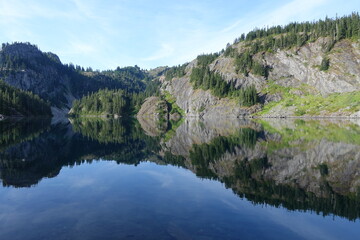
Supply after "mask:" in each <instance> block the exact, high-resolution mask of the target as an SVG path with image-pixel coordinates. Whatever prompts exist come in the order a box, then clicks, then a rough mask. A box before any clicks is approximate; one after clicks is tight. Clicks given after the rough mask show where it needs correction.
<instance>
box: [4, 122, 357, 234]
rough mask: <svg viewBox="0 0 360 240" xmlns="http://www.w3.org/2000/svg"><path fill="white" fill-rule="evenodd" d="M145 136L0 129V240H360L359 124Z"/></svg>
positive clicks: (127, 131)
mask: <svg viewBox="0 0 360 240" xmlns="http://www.w3.org/2000/svg"><path fill="white" fill-rule="evenodd" d="M170 127H171V126H170ZM144 129H145V131H144V130H143V129H142V127H141V125H140V124H139V123H138V122H136V121H135V120H133V119H127V120H125V119H124V120H101V119H74V120H71V121H53V124H51V121H50V120H46V119H43V120H38V121H16V122H15V121H2V122H0V131H1V135H0V177H1V181H2V185H3V187H1V189H0V220H1V222H2V224H1V225H0V239H122V238H126V239H127V238H128V239H239V238H241V239H309V238H310V239H354V238H355V236H358V235H359V234H360V222H359V218H360V125H359V124H358V122H356V121H349V120H346V121H323V120H322V121H315V120H311V121H304V120H271V121H259V120H257V121H250V120H233V121H225V120H224V121H223V122H219V121H216V122H212V121H198V120H191V119H189V120H185V121H183V122H182V124H181V125H180V126H178V127H177V128H176V129H175V127H173V128H172V129H168V130H167V131H163V132H162V133H161V131H155V130H152V129H149V128H148V127H147V128H144ZM154 132H156V133H157V134H153V133H154ZM156 135H157V136H156Z"/></svg>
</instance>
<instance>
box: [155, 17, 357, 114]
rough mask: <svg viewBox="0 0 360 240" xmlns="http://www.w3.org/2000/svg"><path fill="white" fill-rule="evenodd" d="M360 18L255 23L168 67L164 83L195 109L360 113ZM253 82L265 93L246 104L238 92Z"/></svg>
mask: <svg viewBox="0 0 360 240" xmlns="http://www.w3.org/2000/svg"><path fill="white" fill-rule="evenodd" d="M343 22H346V23H347V24H348V25H346V26H347V27H346V26H345V25H343V24H344V23H343ZM359 22H360V20H359V15H358V14H353V15H351V16H347V17H343V18H340V19H326V20H325V21H322V20H320V21H318V22H315V23H308V22H307V23H292V24H289V25H287V26H284V27H280V26H277V27H273V28H270V29H263V30H260V29H257V30H254V31H252V32H250V33H248V34H247V35H246V37H245V35H242V36H241V38H239V39H236V40H235V43H234V44H233V45H228V46H227V48H226V50H223V51H221V52H220V53H218V54H210V55H200V56H198V58H197V59H195V60H194V61H192V62H190V63H188V64H185V65H183V72H182V73H181V72H180V74H178V73H179V67H175V68H174V69H173V71H174V72H175V70H177V74H174V75H173V76H172V78H170V79H169V77H168V76H166V73H165V74H164V75H163V77H162V78H161V80H162V90H163V92H166V93H167V92H168V93H170V94H172V95H173V96H174V97H175V98H176V103H177V105H179V106H180V107H181V108H182V109H184V110H185V112H186V115H187V116H191V117H201V118H224V117H225V118H239V117H244V116H256V117H259V116H261V117H290V116H297V117H311V116H348V117H359V116H360V39H359V32H360V30H359ZM352 24H353V25H352ZM325 25H326V26H325ZM341 26H342V27H341ZM351 26H354V27H351ZM340 28H341V29H342V28H344V29H342V30H341V29H340ZM339 29H340V30H339ZM344 31H345V32H346V33H343V32H344ZM204 59H205V64H204ZM250 86H255V88H256V90H257V93H258V97H259V101H258V103H257V104H253V106H245V105H244V104H241V101H242V100H241V99H240V98H239V96H240V95H241V94H237V92H238V91H241V90H242V89H247V88H249V87H250Z"/></svg>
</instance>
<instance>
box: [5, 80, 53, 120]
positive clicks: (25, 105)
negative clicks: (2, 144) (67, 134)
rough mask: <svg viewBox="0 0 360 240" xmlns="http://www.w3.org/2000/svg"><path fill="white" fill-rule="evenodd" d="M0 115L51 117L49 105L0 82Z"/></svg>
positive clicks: (28, 93)
mask: <svg viewBox="0 0 360 240" xmlns="http://www.w3.org/2000/svg"><path fill="white" fill-rule="evenodd" d="M0 114H2V115H5V116H28V117H29V116H51V109H50V105H49V103H47V102H45V101H44V100H42V99H40V97H39V96H37V95H35V94H33V93H31V92H27V91H22V90H19V89H16V88H14V87H11V86H9V85H8V84H6V83H4V82H3V81H2V80H0Z"/></svg>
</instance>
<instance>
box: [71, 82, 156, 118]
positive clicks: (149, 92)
mask: <svg viewBox="0 0 360 240" xmlns="http://www.w3.org/2000/svg"><path fill="white" fill-rule="evenodd" d="M159 84H160V82H159V81H150V82H149V83H148V84H147V86H146V88H145V90H144V91H142V92H128V91H126V90H122V89H120V90H109V89H103V90H99V91H97V92H95V93H91V94H88V95H86V96H84V97H83V98H81V99H79V100H75V101H74V102H73V106H72V109H71V112H70V114H71V115H72V116H81V115H96V116H99V115H103V116H109V115H118V116H124V115H127V116H129V115H131V114H133V113H135V112H137V111H138V110H139V108H140V107H141V104H142V103H143V101H144V99H145V98H147V97H149V96H154V95H155V96H157V95H159V94H160V93H159Z"/></svg>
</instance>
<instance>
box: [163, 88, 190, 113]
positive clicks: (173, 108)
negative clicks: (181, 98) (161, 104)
mask: <svg viewBox="0 0 360 240" xmlns="http://www.w3.org/2000/svg"><path fill="white" fill-rule="evenodd" d="M162 98H163V99H164V100H165V101H166V102H167V103H168V109H169V113H170V114H175V113H177V114H179V115H180V116H182V117H184V116H185V112H184V110H183V109H182V108H180V107H179V106H178V105H177V104H176V99H175V97H174V96H172V95H171V94H170V93H169V92H167V91H165V92H164V93H163V95H162Z"/></svg>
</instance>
